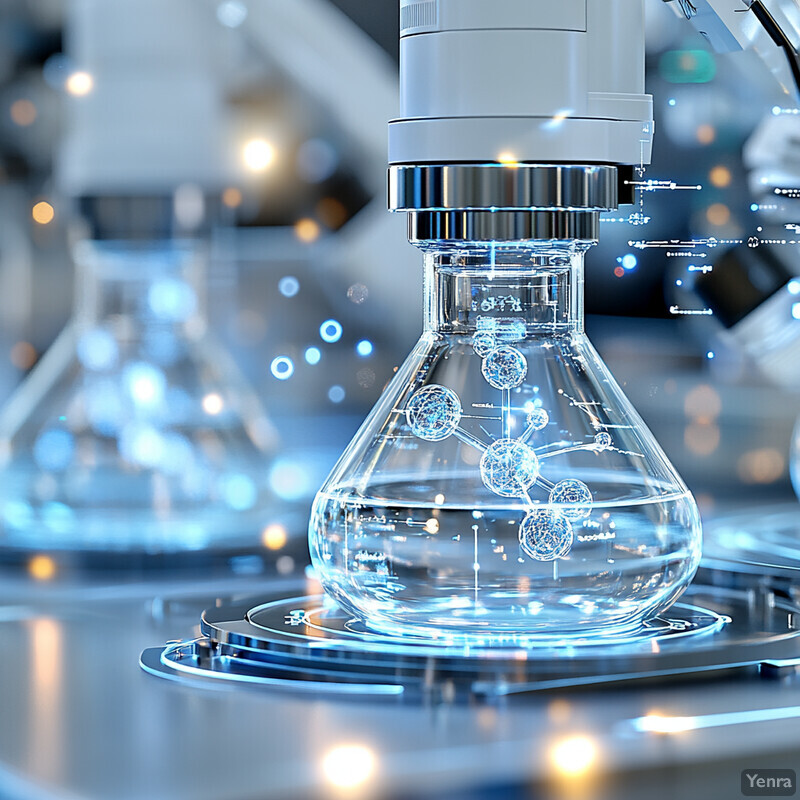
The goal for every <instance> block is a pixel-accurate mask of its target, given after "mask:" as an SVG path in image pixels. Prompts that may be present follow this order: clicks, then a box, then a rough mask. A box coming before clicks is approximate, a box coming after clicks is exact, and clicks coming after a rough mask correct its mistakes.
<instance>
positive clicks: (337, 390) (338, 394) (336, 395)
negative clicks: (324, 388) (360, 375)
mask: <svg viewBox="0 0 800 800" xmlns="http://www.w3.org/2000/svg"><path fill="white" fill-rule="evenodd" d="M344 397H345V391H344V389H343V388H342V387H341V386H338V385H337V386H331V388H330V389H328V400H330V401H331V403H341V402H342V400H344Z"/></svg>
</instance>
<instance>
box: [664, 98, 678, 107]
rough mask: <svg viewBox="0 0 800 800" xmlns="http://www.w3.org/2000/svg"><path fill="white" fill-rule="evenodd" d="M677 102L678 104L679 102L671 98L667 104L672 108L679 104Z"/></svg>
mask: <svg viewBox="0 0 800 800" xmlns="http://www.w3.org/2000/svg"><path fill="white" fill-rule="evenodd" d="M677 102H678V101H677V100H676V99H675V98H674V97H670V99H669V100H667V103H668V104H669V105H671V106H674V105H676V104H677Z"/></svg>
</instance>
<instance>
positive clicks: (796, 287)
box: [788, 280, 800, 294]
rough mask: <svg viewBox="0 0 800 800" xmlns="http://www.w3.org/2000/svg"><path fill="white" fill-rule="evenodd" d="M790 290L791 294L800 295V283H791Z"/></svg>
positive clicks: (795, 281) (796, 281)
mask: <svg viewBox="0 0 800 800" xmlns="http://www.w3.org/2000/svg"><path fill="white" fill-rule="evenodd" d="M788 289H789V294H800V281H798V280H794V281H789V285H788Z"/></svg>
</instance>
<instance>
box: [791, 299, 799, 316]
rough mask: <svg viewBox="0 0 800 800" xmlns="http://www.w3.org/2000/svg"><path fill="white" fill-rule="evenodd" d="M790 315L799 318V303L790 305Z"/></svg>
mask: <svg viewBox="0 0 800 800" xmlns="http://www.w3.org/2000/svg"><path fill="white" fill-rule="evenodd" d="M792 316H793V317H794V318H795V319H800V303H795V304H794V305H793V306H792Z"/></svg>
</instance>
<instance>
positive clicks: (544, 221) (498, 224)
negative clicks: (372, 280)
mask: <svg viewBox="0 0 800 800" xmlns="http://www.w3.org/2000/svg"><path fill="white" fill-rule="evenodd" d="M599 233H600V212H599V211H505V210H502V211H412V212H411V213H410V214H409V215H408V238H409V241H411V242H429V241H451V242H452V241H457V242H490V241H491V242H511V241H524V240H537V241H555V240H565V239H572V240H578V241H584V242H595V241H597V239H598V237H599Z"/></svg>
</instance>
